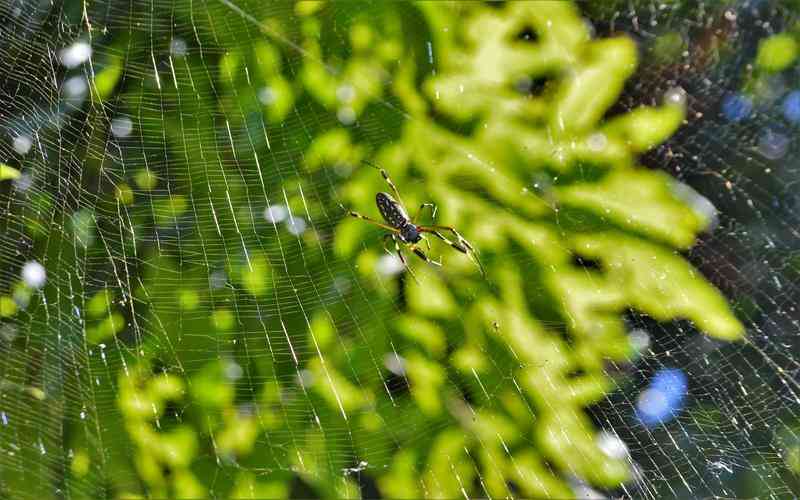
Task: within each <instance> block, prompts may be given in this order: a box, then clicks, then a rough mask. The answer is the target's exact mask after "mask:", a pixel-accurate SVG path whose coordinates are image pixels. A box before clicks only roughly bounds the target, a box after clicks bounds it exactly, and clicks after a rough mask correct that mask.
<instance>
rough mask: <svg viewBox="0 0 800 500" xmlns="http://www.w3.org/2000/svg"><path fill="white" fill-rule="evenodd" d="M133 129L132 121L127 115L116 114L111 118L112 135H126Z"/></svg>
mask: <svg viewBox="0 0 800 500" xmlns="http://www.w3.org/2000/svg"><path fill="white" fill-rule="evenodd" d="M132 130H133V122H132V121H131V119H130V118H128V117H127V116H118V117H117V118H114V119H113V120H111V133H112V134H114V137H128V136H129V135H131V131H132Z"/></svg>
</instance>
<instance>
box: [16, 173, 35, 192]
mask: <svg viewBox="0 0 800 500" xmlns="http://www.w3.org/2000/svg"><path fill="white" fill-rule="evenodd" d="M13 182H14V187H15V188H17V190H19V191H27V190H28V189H30V188H31V186H33V177H31V175H30V174H29V173H28V172H22V174H20V176H19V178H18V179H14V181H13Z"/></svg>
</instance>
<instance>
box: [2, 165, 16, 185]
mask: <svg viewBox="0 0 800 500" xmlns="http://www.w3.org/2000/svg"><path fill="white" fill-rule="evenodd" d="M19 177H20V173H19V170H17V169H16V168H14V167H11V166H8V165H6V164H5V163H0V181H5V180H8V179H19Z"/></svg>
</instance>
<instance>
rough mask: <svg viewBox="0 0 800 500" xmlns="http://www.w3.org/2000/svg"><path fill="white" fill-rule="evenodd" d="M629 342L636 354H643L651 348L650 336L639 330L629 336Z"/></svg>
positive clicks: (633, 331)
mask: <svg viewBox="0 0 800 500" xmlns="http://www.w3.org/2000/svg"><path fill="white" fill-rule="evenodd" d="M628 342H630V344H631V347H633V349H634V350H635V351H636V352H638V353H641V352H643V351H645V350H646V349H648V348H649V347H650V334H649V333H647V332H646V331H645V330H642V329H641V328H637V329H635V330H632V331H631V333H629V334H628Z"/></svg>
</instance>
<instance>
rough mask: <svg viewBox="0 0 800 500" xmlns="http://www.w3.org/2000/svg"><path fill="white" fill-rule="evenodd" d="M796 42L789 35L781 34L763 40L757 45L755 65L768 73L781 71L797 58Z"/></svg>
mask: <svg viewBox="0 0 800 500" xmlns="http://www.w3.org/2000/svg"><path fill="white" fill-rule="evenodd" d="M797 52H798V46H797V41H796V40H795V39H794V36H792V35H791V34H789V33H781V34H778V35H773V36H771V37H769V38H766V39H764V40H763V41H762V42H761V43H760V44H759V45H758V54H756V65H757V66H758V67H759V68H762V69H764V70H766V71H769V72H775V71H783V70H784V69H786V68H788V67H789V65H791V64H792V63H793V62H794V60H795V58H796V57H797Z"/></svg>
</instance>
